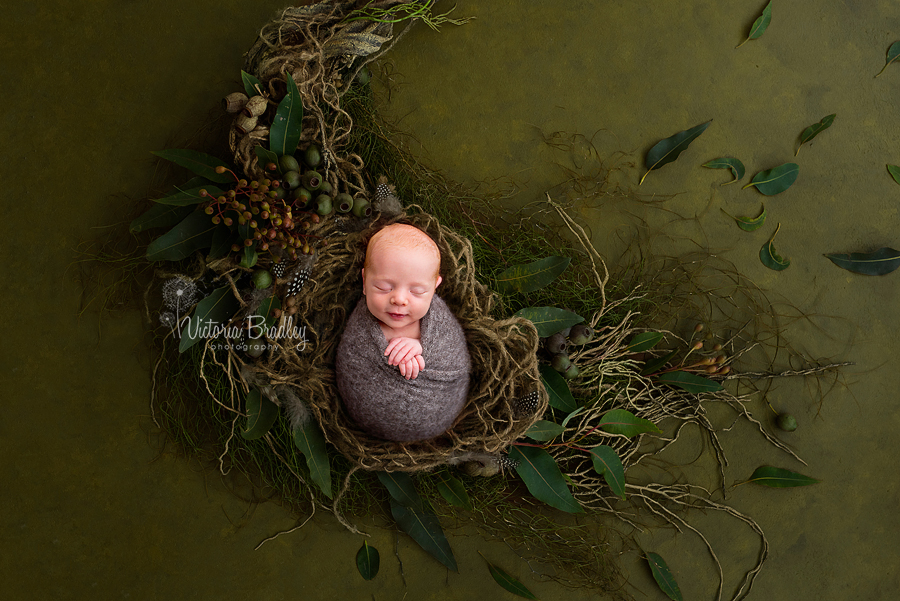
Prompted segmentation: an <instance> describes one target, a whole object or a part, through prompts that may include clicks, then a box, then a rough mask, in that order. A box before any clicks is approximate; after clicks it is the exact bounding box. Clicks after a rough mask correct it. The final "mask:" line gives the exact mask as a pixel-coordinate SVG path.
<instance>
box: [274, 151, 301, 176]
mask: <svg viewBox="0 0 900 601" xmlns="http://www.w3.org/2000/svg"><path fill="white" fill-rule="evenodd" d="M278 169H279V170H280V171H281V172H282V173H287V172H288V171H296V172H297V173H299V172H300V163H298V162H297V159H295V158H294V157H293V156H291V155H289V154H283V155H281V156H280V157H278Z"/></svg>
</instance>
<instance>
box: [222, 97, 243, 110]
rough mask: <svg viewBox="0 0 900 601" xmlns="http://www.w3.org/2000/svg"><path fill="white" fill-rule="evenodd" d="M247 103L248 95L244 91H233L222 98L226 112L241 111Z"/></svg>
mask: <svg viewBox="0 0 900 601" xmlns="http://www.w3.org/2000/svg"><path fill="white" fill-rule="evenodd" d="M246 104H247V95H246V94H244V93H243V92H232V93H231V94H229V95H228V96H226V97H225V98H223V99H222V108H224V109H225V112H226V113H239V112H241V110H242V109H243V108H244V106H245V105H246Z"/></svg>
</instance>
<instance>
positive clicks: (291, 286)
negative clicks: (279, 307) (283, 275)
mask: <svg viewBox="0 0 900 601" xmlns="http://www.w3.org/2000/svg"><path fill="white" fill-rule="evenodd" d="M311 273H312V268H310V267H306V268H303V269H298V270H297V271H296V272H295V273H294V275H293V276H292V277H291V279H290V280H289V281H288V284H287V296H294V295H295V294H299V293H300V290H302V289H303V285H304V284H305V283H306V281H307V280H308V279H309V275H310V274H311Z"/></svg>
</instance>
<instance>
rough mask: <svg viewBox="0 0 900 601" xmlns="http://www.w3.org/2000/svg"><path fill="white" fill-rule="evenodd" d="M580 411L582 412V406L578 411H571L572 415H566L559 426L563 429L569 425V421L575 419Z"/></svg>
mask: <svg viewBox="0 0 900 601" xmlns="http://www.w3.org/2000/svg"><path fill="white" fill-rule="evenodd" d="M582 411H584V407H583V406H582V407H579V408H578V409H576V410H575V411H573V412H572V413H570V414H569V415H567V416H566V418H565V419H564V420H563V421H562V424H560V425H561V426H562V427H563V428H565V427H566V426H568V425H569V421H570V420H571V419H572V418H573V417H575V416H576V415H578V414H579V413H581V412H582Z"/></svg>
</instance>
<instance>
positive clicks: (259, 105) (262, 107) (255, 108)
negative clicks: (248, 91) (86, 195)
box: [241, 96, 269, 117]
mask: <svg viewBox="0 0 900 601" xmlns="http://www.w3.org/2000/svg"><path fill="white" fill-rule="evenodd" d="M268 105H269V102H268V101H267V100H266V99H265V97H263V96H254V97H253V98H251V99H250V100H248V101H247V104H245V105H244V108H243V110H242V111H241V112H242V113H243V114H244V115H246V116H247V117H259V116H260V115H262V114H263V113H265V112H266V107H268Z"/></svg>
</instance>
